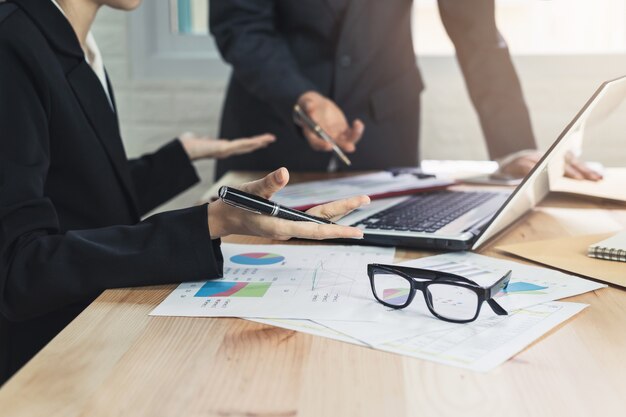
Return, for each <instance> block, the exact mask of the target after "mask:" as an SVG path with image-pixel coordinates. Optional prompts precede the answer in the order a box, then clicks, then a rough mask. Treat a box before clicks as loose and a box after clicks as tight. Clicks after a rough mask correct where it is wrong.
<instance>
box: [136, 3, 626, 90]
mask: <svg viewBox="0 0 626 417" xmlns="http://www.w3.org/2000/svg"><path fill="white" fill-rule="evenodd" d="M224 1H227V0H224ZM268 1H269V0H268ZM293 1H297V0H293ZM457 1H465V0H457ZM208 2H209V0H151V1H145V2H143V5H142V6H141V7H140V8H139V9H138V10H137V11H135V12H134V13H132V14H131V20H130V33H131V38H132V46H133V74H134V75H135V76H139V77H148V78H150V77H165V78H179V77H187V78H203V79H206V78H207V77H221V78H224V77H225V76H226V74H227V73H228V67H227V66H226V65H225V64H223V63H222V61H221V58H220V56H219V53H218V51H217V50H216V48H215V44H214V43H213V39H212V37H211V36H209V30H208V14H209V6H208ZM496 5H497V7H496V18H497V21H498V27H499V28H500V31H501V32H502V34H503V36H504V37H505V39H506V40H507V43H508V44H509V48H510V50H511V52H512V53H513V54H515V55H584V54H618V53H624V52H626V2H624V0H595V1H590V0H496ZM413 21H414V25H413V26H414V33H413V38H414V44H415V49H416V52H418V53H419V54H420V55H431V56H446V55H448V56H449V55H452V54H453V53H454V48H453V46H452V43H451V42H450V40H449V38H448V37H447V35H446V33H445V30H444V28H443V26H442V24H441V21H440V19H439V11H438V8H437V0H414V7H413Z"/></svg>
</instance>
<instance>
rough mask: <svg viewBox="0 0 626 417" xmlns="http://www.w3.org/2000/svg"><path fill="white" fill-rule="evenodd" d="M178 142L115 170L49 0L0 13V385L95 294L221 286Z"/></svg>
mask: <svg viewBox="0 0 626 417" xmlns="http://www.w3.org/2000/svg"><path fill="white" fill-rule="evenodd" d="M197 179H198V178H197V176H196V172H195V170H194V168H193V166H192V165H191V163H190V162H189V159H188V157H187V155H186V153H185V152H184V150H183V148H182V146H181V144H180V142H179V141H173V142H171V143H170V144H168V145H166V146H165V147H163V148H162V149H160V150H159V151H158V152H156V153H155V154H152V155H149V156H145V157H143V158H139V159H137V160H133V161H130V162H129V161H127V158H126V155H125V152H124V148H123V146H122V141H121V139H120V135H119V128H118V122H117V117H116V114H115V113H114V112H113V110H112V109H111V106H110V104H109V102H108V100H107V97H106V95H105V92H104V90H103V88H102V86H101V84H100V82H99V80H98V78H97V76H96V75H95V73H94V72H93V71H92V70H91V68H90V67H89V65H88V64H87V62H86V61H85V58H84V56H83V51H82V50H81V47H80V45H79V43H78V40H77V38H76V36H75V34H74V31H73V30H72V28H71V26H70V25H69V23H68V22H67V20H66V19H65V18H64V17H63V15H62V14H61V13H60V12H59V11H58V10H57V9H56V8H55V7H54V5H53V4H52V3H51V2H50V1H47V0H46V1H42V0H12V1H11V2H9V3H1V4H0V383H1V382H2V380H4V379H5V378H6V377H7V376H9V375H10V374H11V373H13V372H14V371H15V370H17V369H18V368H19V366H21V365H22V364H23V363H24V362H25V361H26V360H28V359H29V358H30V357H31V356H32V355H33V354H34V353H36V352H37V350H38V349H40V348H41V347H42V346H43V345H44V344H45V343H46V342H48V341H49V340H50V339H51V338H52V337H53V336H54V335H55V334H56V333H57V332H58V331H59V330H61V329H62V328H63V327H64V326H65V325H66V324H68V323H69V322H70V321H71V320H72V319H73V318H74V317H75V316H76V315H77V314H78V313H79V312H80V311H81V309H83V308H84V306H85V305H86V304H87V303H89V302H90V301H91V300H93V298H94V297H96V296H98V294H99V293H100V292H101V291H103V290H104V289H107V288H114V287H128V286H140V285H156V284H165V283H174V282H180V281H189V280H200V279H208V278H214V277H218V276H220V275H221V255H220V252H219V247H218V246H217V245H218V244H219V242H218V241H212V240H211V237H210V235H209V233H208V232H207V212H206V206H202V207H195V208H190V209H186V210H180V211H174V212H167V213H162V214H158V215H154V216H152V217H150V218H148V219H146V220H144V221H140V216H141V215H143V214H145V213H146V212H148V211H149V210H151V209H152V208H154V207H156V206H157V205H159V204H160V203H162V202H164V201H165V200H167V199H169V198H171V197H173V196H174V195H175V194H177V193H179V192H180V191H182V190H184V189H186V188H187V187H189V186H190V185H191V184H194V183H195V182H196V181H197Z"/></svg>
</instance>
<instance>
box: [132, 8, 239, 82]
mask: <svg viewBox="0 0 626 417" xmlns="http://www.w3.org/2000/svg"><path fill="white" fill-rule="evenodd" d="M208 18H209V16H208V0H150V1H144V2H143V3H142V5H141V7H139V8H138V9H137V10H135V11H134V12H132V13H131V15H130V19H129V27H128V29H129V34H130V40H131V62H132V74H133V77H134V78H191V79H194V78H195V79H204V80H206V79H210V78H213V79H225V78H226V76H227V74H228V66H227V65H226V64H224V63H223V62H222V59H221V57H220V55H219V52H218V51H217V48H216V46H215V43H214V42H213V38H212V37H211V36H207V35H208V30H207V27H208Z"/></svg>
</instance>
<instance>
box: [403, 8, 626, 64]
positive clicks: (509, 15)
mask: <svg viewBox="0 0 626 417" xmlns="http://www.w3.org/2000/svg"><path fill="white" fill-rule="evenodd" d="M496 6H497V7H496V20H497V22H498V28H499V29H500V32H501V33H502V35H503V36H504V38H505V39H506V41H507V43H508V45H509V48H510V50H511V52H512V53H513V54H516V55H548V54H554V55H570V54H571V55H582V54H613V53H624V52H626V2H624V0H594V1H589V0H496ZM413 19H414V23H415V24H414V25H413V26H414V28H415V30H414V33H413V40H414V43H415V49H416V51H417V52H419V53H420V54H422V55H451V54H453V53H454V47H453V46H452V43H451V42H450V40H449V39H448V36H447V35H446V33H445V30H444V28H443V26H442V25H441V22H440V19H439V12H438V9H437V1H436V0H415V7H414V15H413Z"/></svg>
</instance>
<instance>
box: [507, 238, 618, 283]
mask: <svg viewBox="0 0 626 417" xmlns="http://www.w3.org/2000/svg"><path fill="white" fill-rule="evenodd" d="M613 234H614V233H609V234H606V233H605V234H601V235H586V236H574V237H566V238H559V239H550V240H542V241H536V242H524V243H516V244H512V245H504V246H498V247H497V248H496V249H497V250H500V251H502V252H505V253H508V254H511V255H515V256H518V257H520V258H524V259H528V260H530V261H533V262H537V263H540V264H543V265H547V266H551V267H553V268H556V269H560V270H562V271H567V272H572V273H574V274H578V275H583V276H585V277H589V278H592V279H595V280H598V281H602V282H606V283H609V284H615V285H619V286H621V287H626V265H624V263H623V262H613V261H607V260H603V259H595V258H590V257H589V256H587V249H588V248H589V246H591V245H593V244H595V243H597V242H599V241H602V240H603V239H607V238H609V237H610V236H612V235H613Z"/></svg>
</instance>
